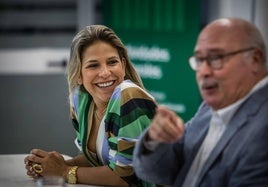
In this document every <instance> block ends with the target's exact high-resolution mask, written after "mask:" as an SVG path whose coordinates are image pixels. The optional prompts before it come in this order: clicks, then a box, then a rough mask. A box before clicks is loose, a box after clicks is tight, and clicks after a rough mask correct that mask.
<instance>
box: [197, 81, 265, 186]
mask: <svg viewBox="0 0 268 187" xmlns="http://www.w3.org/2000/svg"><path fill="white" fill-rule="evenodd" d="M261 90H262V91H260V90H259V91H257V93H254V94H253V95H252V96H250V97H249V98H248V99H247V100H246V101H245V103H243V104H242V105H241V106H240V107H239V108H238V110H237V111H236V114H235V115H236V116H235V118H234V119H232V120H231V121H230V123H229V124H228V127H227V129H226V131H225V132H224V134H223V136H222V138H221V139H220V140H219V142H218V143H217V145H216V146H215V148H214V150H212V152H211V155H210V156H209V157H208V159H207V161H206V163H205V164H204V167H203V169H202V171H201V172H200V175H199V178H198V180H197V183H196V184H199V183H200V182H201V180H202V178H203V177H204V175H205V174H206V172H207V171H208V169H209V168H210V167H211V165H212V164H213V162H214V161H215V160H216V158H217V157H218V156H219V155H220V153H221V152H222V151H223V150H224V148H225V147H226V145H227V144H228V142H229V141H230V140H231V139H232V137H233V136H234V135H235V133H236V132H237V131H238V130H239V128H240V127H242V126H243V125H244V124H246V122H247V121H248V118H249V116H251V115H254V114H255V113H257V112H258V110H259V108H260V106H261V104H262V103H263V102H264V100H266V99H267V96H266V95H264V93H267V92H268V85H267V86H265V87H264V88H262V89H261ZM263 90H265V91H263ZM197 186H198V185H197Z"/></svg>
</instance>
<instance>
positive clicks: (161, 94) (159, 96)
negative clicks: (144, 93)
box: [149, 90, 167, 101]
mask: <svg viewBox="0 0 268 187" xmlns="http://www.w3.org/2000/svg"><path fill="white" fill-rule="evenodd" d="M149 92H150V93H151V94H152V95H153V96H154V98H155V99H156V100H158V101H163V100H165V99H166V98H167V96H166V93H164V92H161V91H154V90H149Z"/></svg>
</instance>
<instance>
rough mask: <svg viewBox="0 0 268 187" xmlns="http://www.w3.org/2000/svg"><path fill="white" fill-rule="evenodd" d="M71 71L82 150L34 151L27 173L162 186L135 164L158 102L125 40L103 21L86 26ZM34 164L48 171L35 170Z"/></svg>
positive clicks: (88, 181) (73, 114)
mask: <svg viewBox="0 0 268 187" xmlns="http://www.w3.org/2000/svg"><path fill="white" fill-rule="evenodd" d="M67 74H68V75H67V78H68V85H69V98H70V112H71V118H72V122H73V126H74V128H75V130H76V133H77V138H76V140H75V143H76V145H77V147H78V148H79V150H80V151H81V154H79V155H78V156H76V157H74V158H72V159H69V160H64V159H63V157H61V155H60V154H59V153H57V152H46V151H43V150H40V149H33V150H32V151H31V154H30V155H28V156H27V157H26V158H25V163H26V169H27V174H28V175H30V176H33V177H35V178H36V177H40V176H48V175H57V176H62V177H64V178H65V179H66V180H67V181H68V182H69V183H83V184H95V185H105V186H157V185H155V184H152V183H149V182H146V181H142V180H140V179H139V178H137V177H136V175H135V172H134V170H133V167H132V154H133V150H134V146H135V142H136V140H137V138H138V137H139V136H140V134H141V133H142V131H143V130H144V129H145V128H147V127H148V126H149V124H150V123H151V120H152V118H153V116H154V114H155V108H156V102H155V100H154V98H153V97H152V96H151V95H150V94H149V93H147V92H146V91H145V89H144V87H143V84H142V82H141V79H140V77H139V75H138V74H137V72H136V70H135V69H134V67H133V65H132V64H131V62H130V59H129V57H128V54H127V50H126V47H125V46H124V45H123V43H122V42H121V40H120V39H119V38H118V37H117V36H116V34H115V33H114V32H113V31H112V30H111V29H110V28H107V27H105V26H102V25H92V26H88V27H86V28H84V29H83V30H82V31H80V32H79V33H78V34H77V35H76V36H75V37H74V39H73V41H72V45H71V51H70V59H69V63H68V66H67ZM34 164H38V166H41V168H42V172H40V173H36V172H34V170H33V169H32V166H33V165H34ZM104 178H105V180H103V179H104Z"/></svg>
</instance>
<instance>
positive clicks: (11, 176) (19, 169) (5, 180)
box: [0, 154, 99, 187]
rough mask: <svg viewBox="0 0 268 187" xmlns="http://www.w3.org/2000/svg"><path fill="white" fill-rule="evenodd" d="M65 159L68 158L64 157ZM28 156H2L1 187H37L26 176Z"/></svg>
mask: <svg viewBox="0 0 268 187" xmlns="http://www.w3.org/2000/svg"><path fill="white" fill-rule="evenodd" d="M63 156H64V157H68V156H66V155H63ZM25 157H26V154H11V155H9V154H7V155H5V154H2V155H1V154H0V187H36V184H35V182H34V180H33V179H32V178H30V177H29V176H27V175H26V169H25V165H24V158H25ZM66 187H99V186H94V185H83V184H74V185H73V184H72V185H71V184H67V185H66Z"/></svg>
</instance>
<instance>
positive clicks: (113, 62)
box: [108, 60, 118, 65]
mask: <svg viewBox="0 0 268 187" xmlns="http://www.w3.org/2000/svg"><path fill="white" fill-rule="evenodd" d="M117 63H118V61H117V60H111V61H109V62H108V64H110V65H114V64H117Z"/></svg>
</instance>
